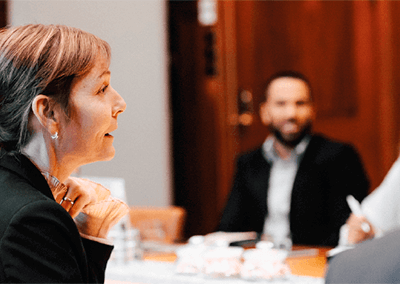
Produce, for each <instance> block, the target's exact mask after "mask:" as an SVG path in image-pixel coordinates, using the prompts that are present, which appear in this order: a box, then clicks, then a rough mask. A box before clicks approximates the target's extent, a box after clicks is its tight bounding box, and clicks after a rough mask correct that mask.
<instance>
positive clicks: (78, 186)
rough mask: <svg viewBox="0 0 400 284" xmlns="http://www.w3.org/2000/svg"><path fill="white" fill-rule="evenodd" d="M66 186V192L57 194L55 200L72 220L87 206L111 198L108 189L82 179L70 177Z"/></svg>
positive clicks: (61, 191) (65, 183) (62, 191)
mask: <svg viewBox="0 0 400 284" xmlns="http://www.w3.org/2000/svg"><path fill="white" fill-rule="evenodd" d="M64 185H65V187H64V190H60V191H58V192H56V193H55V199H56V201H57V202H58V203H60V204H61V206H62V207H63V208H64V209H65V210H66V211H67V212H68V213H69V214H70V215H71V217H72V218H75V217H76V216H78V214H79V212H81V211H82V209H83V208H84V207H85V206H87V205H89V204H94V203H96V202H97V201H98V200H104V199H106V198H108V197H109V196H110V191H109V190H108V189H106V188H104V187H99V186H97V184H96V183H93V182H91V181H88V180H86V179H82V178H76V177H69V178H68V179H67V180H66V181H65V182H64ZM65 189H66V191H65Z"/></svg>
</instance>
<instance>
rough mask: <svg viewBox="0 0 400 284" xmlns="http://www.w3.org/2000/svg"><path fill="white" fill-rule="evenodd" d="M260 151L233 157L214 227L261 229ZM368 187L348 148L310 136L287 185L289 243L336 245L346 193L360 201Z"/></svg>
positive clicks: (264, 168)
mask: <svg viewBox="0 0 400 284" xmlns="http://www.w3.org/2000/svg"><path fill="white" fill-rule="evenodd" d="M262 151H263V150H262V148H259V149H257V150H255V151H253V152H250V153H248V154H245V155H242V156H241V157H239V159H238V161H237V168H236V175H235V179H234V184H233V188H232V191H231V193H230V196H229V199H228V201H227V204H226V207H225V210H224V212H223V214H222V218H221V221H220V225H219V228H218V230H220V231H226V232H245V231H256V232H258V233H261V232H262V230H263V226H264V220H265V217H266V216H267V214H268V208H267V198H268V190H267V189H268V185H269V174H270V170H271V165H270V164H269V163H268V162H267V160H266V159H265V158H264V155H263V152H262ZM368 189H369V181H368V178H367V175H366V173H365V170H364V168H363V165H362V162H361V160H360V157H359V155H358V154H357V152H356V151H355V149H354V148H353V147H352V146H350V145H348V144H343V143H339V142H334V141H331V140H328V139H327V138H325V137H323V136H320V135H314V136H312V138H311V140H310V143H309V145H308V147H307V149H306V151H305V153H304V156H303V159H302V160H301V162H300V165H299V168H298V171H297V174H296V177H295V181H294V184H293V190H292V197H291V204H290V216H289V218H290V230H291V234H292V241H293V243H294V244H309V245H325V246H335V245H337V243H338V240H339V230H340V227H341V226H342V225H343V224H344V223H345V221H346V219H347V218H348V216H349V214H350V209H349V207H348V206H347V203H346V196H347V195H348V194H352V195H354V197H355V198H356V199H358V200H359V201H361V200H362V199H363V198H364V197H365V196H366V195H367V194H368Z"/></svg>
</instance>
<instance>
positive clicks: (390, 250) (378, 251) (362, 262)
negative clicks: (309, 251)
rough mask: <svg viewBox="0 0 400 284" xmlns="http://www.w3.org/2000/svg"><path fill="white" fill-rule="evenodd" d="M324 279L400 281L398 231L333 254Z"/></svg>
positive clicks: (330, 280)
mask: <svg viewBox="0 0 400 284" xmlns="http://www.w3.org/2000/svg"><path fill="white" fill-rule="evenodd" d="M326 283H327V284H331V283H341V284H343V283H363V284H367V283H400V231H395V232H392V233H389V234H387V235H386V236H384V237H382V238H379V239H375V240H370V241H366V242H364V243H361V244H359V245H357V246H356V247H355V248H354V249H351V250H348V251H345V252H342V253H340V254H338V255H336V256H334V257H333V258H332V259H331V260H330V262H329V269H328V272H327V275H326Z"/></svg>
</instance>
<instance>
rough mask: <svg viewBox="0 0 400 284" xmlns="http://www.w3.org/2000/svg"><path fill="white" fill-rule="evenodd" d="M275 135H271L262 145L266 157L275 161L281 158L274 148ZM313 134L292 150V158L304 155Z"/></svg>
mask: <svg viewBox="0 0 400 284" xmlns="http://www.w3.org/2000/svg"><path fill="white" fill-rule="evenodd" d="M275 139H276V138H275V137H274V136H273V135H269V136H268V137H267V139H266V140H265V142H264V143H263V145H262V150H263V154H264V157H265V158H266V159H267V161H270V162H274V161H276V160H277V159H280V157H279V156H278V154H277V153H276V151H275V148H274V142H275ZM310 140H311V136H310V135H306V136H305V137H304V138H303V139H302V140H301V141H300V143H299V144H297V146H296V147H295V148H294V149H293V150H292V153H291V159H296V160H297V159H298V158H300V157H302V156H303V154H304V152H305V150H306V149H307V146H308V144H309V143H310Z"/></svg>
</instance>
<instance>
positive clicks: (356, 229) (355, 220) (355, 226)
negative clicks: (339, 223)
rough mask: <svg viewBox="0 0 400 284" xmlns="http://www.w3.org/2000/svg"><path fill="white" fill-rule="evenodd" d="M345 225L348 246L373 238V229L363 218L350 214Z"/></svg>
mask: <svg viewBox="0 0 400 284" xmlns="http://www.w3.org/2000/svg"><path fill="white" fill-rule="evenodd" d="M346 224H347V226H348V230H349V235H348V243H349V244H357V243H361V242H363V241H365V240H368V239H371V238H373V237H374V236H375V228H374V227H373V226H372V224H371V223H370V222H369V221H368V220H367V218H365V217H364V216H361V215H355V214H350V217H349V219H347V222H346ZM368 226H369V227H368Z"/></svg>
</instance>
